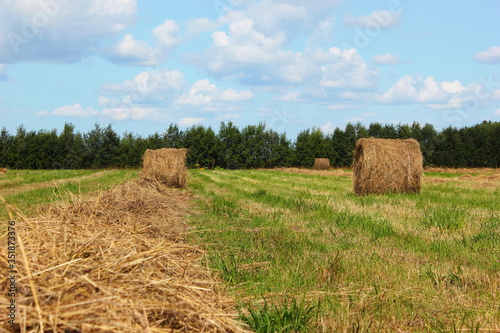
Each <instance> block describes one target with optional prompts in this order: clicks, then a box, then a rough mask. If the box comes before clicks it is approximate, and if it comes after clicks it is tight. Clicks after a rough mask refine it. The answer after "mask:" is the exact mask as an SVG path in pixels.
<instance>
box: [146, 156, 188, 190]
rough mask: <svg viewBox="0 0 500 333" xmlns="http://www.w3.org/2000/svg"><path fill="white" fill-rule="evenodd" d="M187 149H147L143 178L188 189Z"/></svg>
mask: <svg viewBox="0 0 500 333" xmlns="http://www.w3.org/2000/svg"><path fill="white" fill-rule="evenodd" d="M186 155H187V149H184V148H182V149H174V148H163V149H156V150H152V149H147V150H146V151H145V152H144V156H143V169H142V173H141V177H142V178H145V179H151V180H156V181H159V182H161V183H164V184H165V185H167V186H169V187H186V184H187V172H186Z"/></svg>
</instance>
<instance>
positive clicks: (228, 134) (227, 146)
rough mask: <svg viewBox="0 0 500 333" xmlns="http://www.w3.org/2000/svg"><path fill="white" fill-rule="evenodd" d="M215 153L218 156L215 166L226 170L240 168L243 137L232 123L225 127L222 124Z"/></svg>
mask: <svg viewBox="0 0 500 333" xmlns="http://www.w3.org/2000/svg"><path fill="white" fill-rule="evenodd" d="M217 137H218V140H217V151H218V152H219V154H220V158H219V161H217V162H216V163H217V165H218V166H221V167H223V168H226V169H238V168H240V167H241V165H242V164H241V156H240V151H241V142H242V140H243V137H242V135H241V132H240V130H239V129H238V127H236V126H235V125H234V124H233V123H232V122H228V123H227V125H226V124H225V123H224V122H222V123H221V125H220V128H219V133H218V135H217Z"/></svg>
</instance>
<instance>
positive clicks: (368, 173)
mask: <svg viewBox="0 0 500 333" xmlns="http://www.w3.org/2000/svg"><path fill="white" fill-rule="evenodd" d="M422 164H423V157H422V152H421V151H420V144H419V143H418V141H416V140H414V139H407V140H392V139H374V138H370V139H359V140H358V141H357V142H356V148H355V149H354V164H353V182H354V192H355V193H356V194H358V195H364V194H369V193H387V192H393V193H403V192H413V193H420V181H421V179H422V173H423V166H422Z"/></svg>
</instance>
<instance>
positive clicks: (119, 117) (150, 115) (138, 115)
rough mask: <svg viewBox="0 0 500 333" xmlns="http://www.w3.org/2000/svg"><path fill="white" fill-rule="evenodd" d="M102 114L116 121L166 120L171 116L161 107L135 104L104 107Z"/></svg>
mask: <svg viewBox="0 0 500 333" xmlns="http://www.w3.org/2000/svg"><path fill="white" fill-rule="evenodd" d="M102 116H104V117H106V118H108V119H112V120H115V121H124V120H142V121H145V120H146V121H158V122H165V121H168V120H169V119H170V117H169V116H168V115H167V114H166V113H164V112H161V111H160V109H158V108H155V107H141V106H134V105H130V106H124V107H113V108H104V109H103V110H102Z"/></svg>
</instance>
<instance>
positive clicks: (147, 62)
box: [108, 34, 158, 66]
mask: <svg viewBox="0 0 500 333" xmlns="http://www.w3.org/2000/svg"><path fill="white" fill-rule="evenodd" d="M154 57H155V56H154V50H153V48H152V47H150V46H149V45H148V44H146V43H144V42H142V41H137V40H135V39H134V37H133V36H132V35H130V34H125V36H124V37H123V40H122V41H120V42H119V43H118V44H116V45H115V46H114V47H113V48H112V49H111V52H110V55H109V58H108V59H109V60H110V61H113V62H117V63H122V64H128V65H141V66H155V65H157V64H158V61H157V60H156V59H154Z"/></svg>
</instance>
